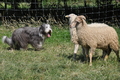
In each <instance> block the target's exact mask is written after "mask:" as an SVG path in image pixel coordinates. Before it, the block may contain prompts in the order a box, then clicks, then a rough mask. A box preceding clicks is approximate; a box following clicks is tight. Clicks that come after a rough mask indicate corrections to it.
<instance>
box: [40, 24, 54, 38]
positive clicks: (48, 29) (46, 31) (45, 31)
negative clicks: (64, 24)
mask: <svg viewBox="0 0 120 80" xmlns="http://www.w3.org/2000/svg"><path fill="white" fill-rule="evenodd" d="M39 31H40V32H41V33H42V34H44V35H45V36H46V37H51V33H52V28H51V26H50V25H49V24H42V25H41V26H40V28H39Z"/></svg>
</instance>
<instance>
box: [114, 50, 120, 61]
mask: <svg viewBox="0 0 120 80" xmlns="http://www.w3.org/2000/svg"><path fill="white" fill-rule="evenodd" d="M114 52H115V53H116V56H117V60H118V61H119V62H120V58H119V50H117V51H114Z"/></svg>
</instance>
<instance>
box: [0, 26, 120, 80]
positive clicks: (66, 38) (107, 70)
mask: <svg viewBox="0 0 120 80" xmlns="http://www.w3.org/2000/svg"><path fill="white" fill-rule="evenodd" d="M116 31H117V32H118V34H119V37H120V29H118V28H116ZM12 32H13V29H11V28H8V29H6V28H5V27H3V26H0V37H1V38H2V36H3V35H7V36H9V37H10V36H11V34H12ZM0 45H1V46H0V80H119V79H120V63H118V62H117V61H116V56H115V54H114V53H113V52H112V53H111V55H110V57H109V59H108V61H107V62H104V61H103V60H102V59H101V58H100V56H101V55H102V54H101V50H96V53H97V54H95V55H94V57H93V66H91V67H90V66H88V64H87V63H84V62H82V59H83V55H82V54H81V49H79V51H78V55H77V58H78V60H77V61H76V62H74V61H72V53H73V48H74V45H73V44H72V42H71V41H70V35H69V29H68V27H67V26H63V27H59V26H56V25H53V33H52V37H50V38H48V39H46V41H45V44H44V48H45V49H43V50H41V51H34V50H27V51H22V50H21V51H17V50H14V51H10V50H7V47H8V45H6V44H3V43H2V42H0ZM29 47H31V46H29ZM80 60H81V61H80Z"/></svg>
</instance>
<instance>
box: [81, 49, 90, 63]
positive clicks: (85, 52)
mask: <svg viewBox="0 0 120 80" xmlns="http://www.w3.org/2000/svg"><path fill="white" fill-rule="evenodd" d="M82 49H83V54H84V59H85V61H86V62H88V58H89V56H88V54H89V48H82Z"/></svg>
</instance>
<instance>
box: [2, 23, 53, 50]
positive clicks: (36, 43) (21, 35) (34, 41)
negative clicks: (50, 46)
mask: <svg viewBox="0 0 120 80" xmlns="http://www.w3.org/2000/svg"><path fill="white" fill-rule="evenodd" d="M51 33H52V28H51V26H50V25H49V24H42V25H41V26H40V27H22V28H18V29H16V30H15V31H14V32H13V34H12V37H11V38H8V37H7V36H3V38H2V41H3V42H4V43H7V44H8V45H9V46H10V48H13V49H17V50H20V49H27V46H28V44H31V45H32V46H33V47H34V48H35V50H40V49H41V48H42V46H43V43H44V40H45V39H46V38H48V37H51Z"/></svg>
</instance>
